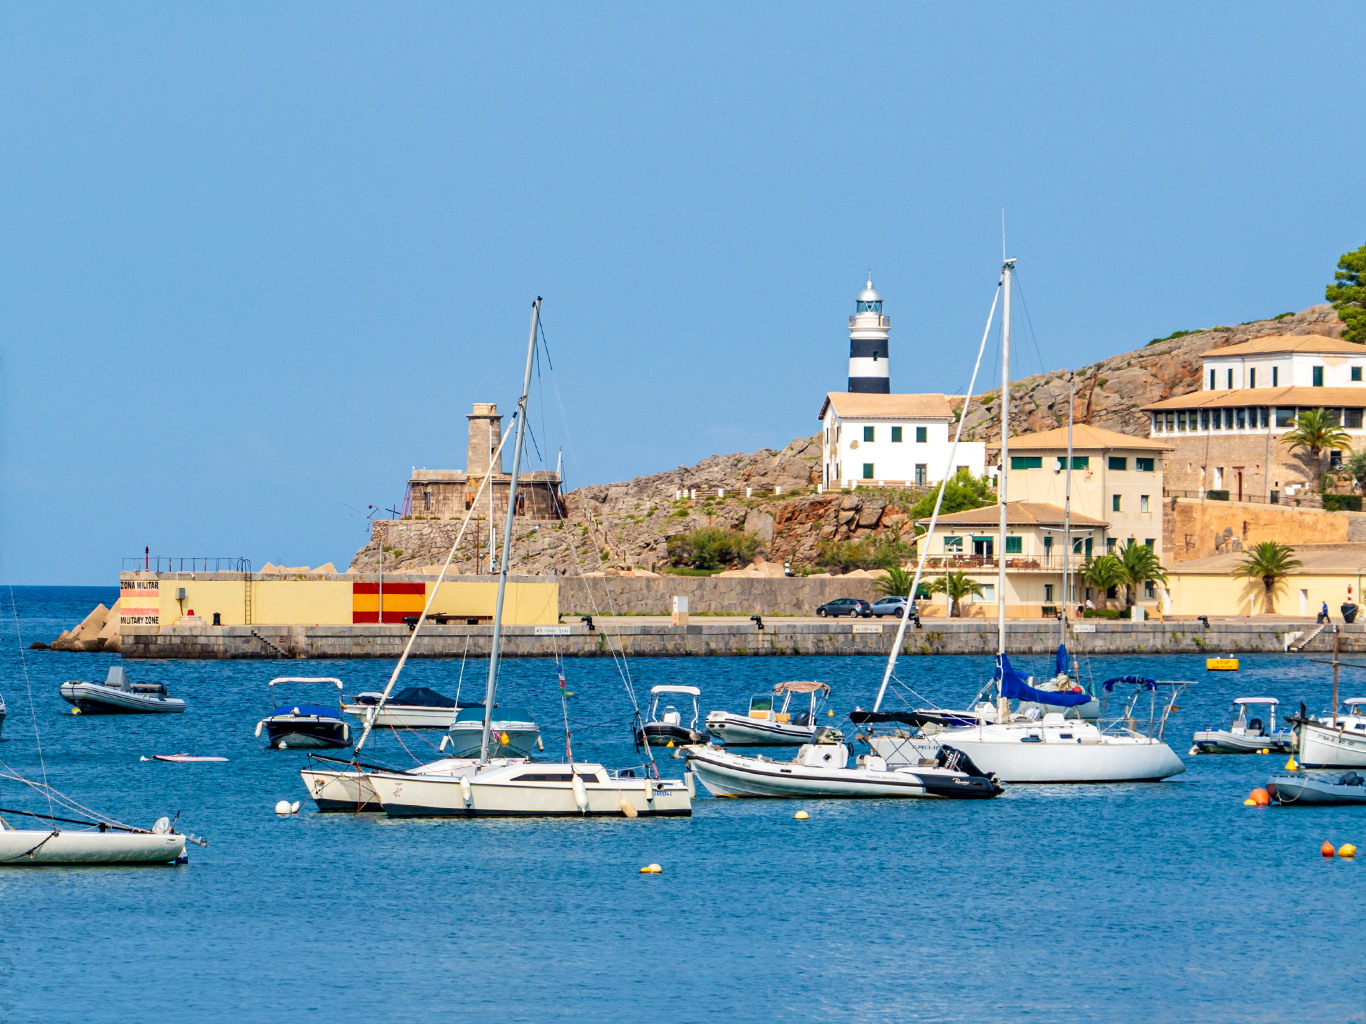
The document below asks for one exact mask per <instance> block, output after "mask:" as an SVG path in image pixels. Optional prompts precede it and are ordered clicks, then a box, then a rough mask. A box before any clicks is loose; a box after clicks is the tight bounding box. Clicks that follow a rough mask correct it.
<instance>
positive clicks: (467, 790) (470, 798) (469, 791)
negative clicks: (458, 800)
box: [460, 775, 474, 807]
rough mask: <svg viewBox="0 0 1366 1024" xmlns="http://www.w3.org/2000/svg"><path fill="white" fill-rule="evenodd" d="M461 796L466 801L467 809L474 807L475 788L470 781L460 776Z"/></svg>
mask: <svg viewBox="0 0 1366 1024" xmlns="http://www.w3.org/2000/svg"><path fill="white" fill-rule="evenodd" d="M460 796H461V797H462V798H463V799H464V801H465V806H466V807H473V806H474V788H473V787H472V786H471V785H470V780H469V779H467V778H465V776H463V775H462V776H460Z"/></svg>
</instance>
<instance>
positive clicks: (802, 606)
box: [560, 576, 877, 616]
mask: <svg viewBox="0 0 1366 1024" xmlns="http://www.w3.org/2000/svg"><path fill="white" fill-rule="evenodd" d="M874 582H875V581H874V580H871V579H864V578H858V577H856V578H853V579H851V578H849V577H847V576H829V577H824V576H823V577H817V578H805V579H803V578H802V577H794V578H792V579H788V578H786V577H782V576H779V577H775V578H768V579H763V578H746V577H735V576H731V577H724V578H717V577H714V576H713V577H700V576H658V577H652V576H608V577H603V576H564V577H561V579H560V612H561V614H563V615H565V616H568V615H571V614H573V615H585V614H602V615H605V614H608V613H609V611H614V612H615V613H616V614H618V615H623V614H631V615H669V614H671V613H672V611H673V598H674V597H675V596H677V597H686V598H687V599H688V611H689V613H690V614H694V615H696V614H703V613H708V612H711V613H722V614H727V615H755V614H758V615H815V614H816V608H817V607H818V606H819V605H822V604H825V602H827V601H833V600H834V599H835V598H837V597H860V598H863V599H864V600H865V601H873V600H876V598H877V595H876V593H874V591H873V583H874Z"/></svg>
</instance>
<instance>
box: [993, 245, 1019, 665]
mask: <svg viewBox="0 0 1366 1024" xmlns="http://www.w3.org/2000/svg"><path fill="white" fill-rule="evenodd" d="M1014 269H1015V261H1014V260H1006V261H1005V265H1004V266H1002V267H1001V281H1002V283H1003V290H1004V292H1005V296H1004V297H1005V302H1003V303H1002V304H1001V473H1000V476H999V477H998V478H997V479H998V481H999V483H998V488H997V489H998V492H999V493H998V495H997V497H998V499H999V501H1000V506H1001V530H1000V535H999V536H998V538H997V539H998V540H999V542H1000V547H999V548H998V549H997V551H996V564H997V566H998V569H999V571H998V574H997V578H996V579H997V582H996V609H997V626H996V628H997V634H998V637H997V644H998V647H999V650H998V652H997V653H998V654H1005V652H1006V550H1005V549H1006V498H1007V495H1006V481H1007V480H1008V479H1009V470H1010V275H1011V272H1012V271H1013V270H1014Z"/></svg>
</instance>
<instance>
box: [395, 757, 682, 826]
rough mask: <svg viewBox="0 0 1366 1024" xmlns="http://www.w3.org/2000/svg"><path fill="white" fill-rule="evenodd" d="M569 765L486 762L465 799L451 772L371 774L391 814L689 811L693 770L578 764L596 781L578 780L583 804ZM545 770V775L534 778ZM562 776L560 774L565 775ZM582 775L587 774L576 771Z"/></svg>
mask: <svg viewBox="0 0 1366 1024" xmlns="http://www.w3.org/2000/svg"><path fill="white" fill-rule="evenodd" d="M568 770H569V769H568V767H567V766H560V765H547V764H537V763H535V762H532V763H527V764H518V765H510V766H505V767H496V768H490V767H487V766H486V767H484V768H483V769H482V770H479V771H477V772H474V773H472V774H469V775H466V776H465V780H466V781H467V782H468V784H469V801H468V802H466V800H465V796H464V787H462V786H461V779H460V778H458V777H451V776H445V777H440V776H431V775H407V774H394V775H387V774H375V775H372V776H371V784H372V785H373V786H374V788H375V792H376V793H377V794H378V795H379V799H380V802H381V803H382V804H383V805H384V811H385V813H386V814H388V815H389V816H390V817H395V818H412V817H452V818H476V817H564V818H579V817H618V818H620V817H625V816H628V815H626V812H625V811H624V810H623V808H622V801H623V800H625V801H627V802H629V803H630V804H631V806H632V807H633V808H634V809H635V812H636V814H637V815H638V816H640V817H656V818H658V817H687V816H689V815H691V814H692V795H693V791H694V788H693V784H692V778H691V776H688V777H686V778H685V780H684V781H682V782H679V781H677V780H673V779H643V778H623V779H612V778H609V777H607V776H606V773H605V771H604V770H603V769H602V768H601V766H597V765H578V766H576V767H575V772H576V773H579V772H588V773H590V774H591V777H592V778H593V779H594V781H591V782H590V781H584V782H583V783H582V794H583V800H584V806H582V807H580V806H579V804H578V800H577V794H576V793H575V788H576V787H575V785H574V783H573V782H572V781H569V777H568V776H567V775H566V774H565V773H567V772H568ZM533 776H544V778H540V779H537V778H533ZM561 776H564V777H563V778H562V777H561ZM580 778H585V779H586V778H587V776H585V775H580Z"/></svg>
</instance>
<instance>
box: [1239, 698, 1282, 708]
mask: <svg viewBox="0 0 1366 1024" xmlns="http://www.w3.org/2000/svg"><path fill="white" fill-rule="evenodd" d="M1233 703H1235V704H1271V705H1273V706H1274V705H1276V704H1279V703H1280V701H1278V700H1277V699H1276V698H1275V697H1239V698H1238V699H1236V700H1235V701H1234V702H1233Z"/></svg>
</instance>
